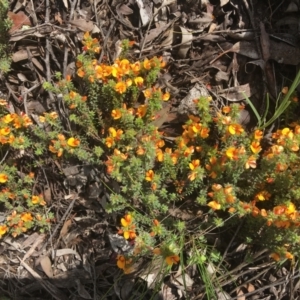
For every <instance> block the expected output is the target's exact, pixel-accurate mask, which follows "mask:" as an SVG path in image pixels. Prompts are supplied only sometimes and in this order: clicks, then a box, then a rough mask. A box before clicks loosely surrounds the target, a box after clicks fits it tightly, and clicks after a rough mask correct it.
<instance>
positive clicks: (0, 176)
mask: <svg viewBox="0 0 300 300" xmlns="http://www.w3.org/2000/svg"><path fill="white" fill-rule="evenodd" d="M7 180H8V176H7V175H6V174H4V173H0V183H5V182H7Z"/></svg>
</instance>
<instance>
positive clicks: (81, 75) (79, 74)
mask: <svg viewBox="0 0 300 300" xmlns="http://www.w3.org/2000/svg"><path fill="white" fill-rule="evenodd" d="M77 75H78V76H79V77H84V75H85V72H84V71H83V69H82V68H79V69H78V70H77Z"/></svg>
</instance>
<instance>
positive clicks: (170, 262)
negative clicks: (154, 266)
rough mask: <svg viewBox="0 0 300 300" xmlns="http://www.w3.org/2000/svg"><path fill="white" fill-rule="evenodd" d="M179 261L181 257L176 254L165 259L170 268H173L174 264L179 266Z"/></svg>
mask: <svg viewBox="0 0 300 300" xmlns="http://www.w3.org/2000/svg"><path fill="white" fill-rule="evenodd" d="M179 260H180V258H179V256H178V255H175V254H173V255H170V256H167V257H166V258H165V261H166V263H167V264H168V265H169V266H172V265H173V264H178V262H179Z"/></svg>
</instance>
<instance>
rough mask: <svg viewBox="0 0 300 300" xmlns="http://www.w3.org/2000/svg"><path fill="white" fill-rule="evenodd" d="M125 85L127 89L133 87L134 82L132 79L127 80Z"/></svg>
mask: <svg viewBox="0 0 300 300" xmlns="http://www.w3.org/2000/svg"><path fill="white" fill-rule="evenodd" d="M125 83H126V86H127V87H130V86H132V80H131V79H130V78H128V79H126V81H125Z"/></svg>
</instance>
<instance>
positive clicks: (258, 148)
mask: <svg viewBox="0 0 300 300" xmlns="http://www.w3.org/2000/svg"><path fill="white" fill-rule="evenodd" d="M250 149H251V151H252V152H253V153H255V154H256V153H259V152H260V151H261V149H262V148H261V146H260V143H259V142H256V141H254V142H252V143H251V146H250Z"/></svg>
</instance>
